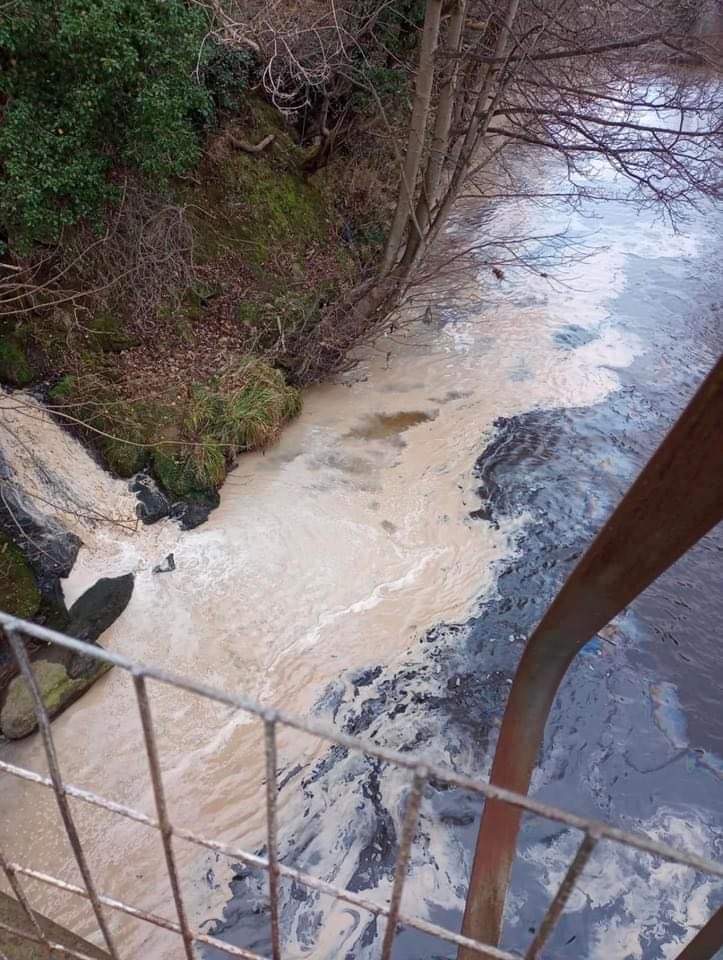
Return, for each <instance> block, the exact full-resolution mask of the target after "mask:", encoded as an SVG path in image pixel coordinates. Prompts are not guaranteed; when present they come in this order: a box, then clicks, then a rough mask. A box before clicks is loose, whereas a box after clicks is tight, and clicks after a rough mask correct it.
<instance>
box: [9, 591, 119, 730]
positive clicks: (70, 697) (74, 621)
mask: <svg viewBox="0 0 723 960" xmlns="http://www.w3.org/2000/svg"><path fill="white" fill-rule="evenodd" d="M133 581H134V577H133V574H132V573H128V574H125V575H124V576H122V577H102V578H101V579H100V580H98V581H97V583H95V584H94V585H93V586H92V587H91V588H90V589H89V590H86V591H85V593H84V594H83V595H82V596H81V597H79V598H78V599H77V600H76V601H75V603H74V604H73V606H72V607H71V608H70V611H69V614H70V624H69V626H68V627H67V633H69V634H70V636H73V637H76V638H77V639H79V640H85V641H86V642H89V643H93V642H94V641H96V640H97V639H98V637H99V636H100V635H101V634H102V633H103V632H104V631H105V630H107V629H108V627H110V625H111V624H112V623H113V622H114V621H115V620H117V618H118V617H119V616H120V615H121V613H123V611H124V610H125V608H126V607H127V606H128V601H129V600H130V598H131V594H132V593H133ZM32 665H33V671H34V673H35V677H36V679H37V682H38V686H39V688H40V693H41V695H42V698H43V703H44V704H45V708H46V710H47V711H48V715H49V716H50V717H55V716H57V715H58V714H59V713H61V712H62V711H63V710H64V709H65V708H66V707H68V706H70V704H71V703H73V702H74V701H75V700H77V699H78V697H79V696H81V694H83V693H85V691H86V690H87V689H88V687H90V686H91V684H93V683H94V682H95V681H96V680H97V679H98V677H100V676H102V675H103V674H104V673H106V672H107V671H108V670H109V669H110V666H111V665H110V664H108V663H103V662H102V661H100V660H96V659H95V658H94V657H92V656H90V655H89V654H78V653H75V652H74V651H72V650H66V649H65V648H63V647H58V646H43V647H42V648H41V649H40V650H36V651H35V655H34V656H33V657H32ZM0 702H2V708H1V709H0V733H2V734H3V735H4V736H6V737H7V738H8V739H10V740H18V739H20V738H21V737H27V736H28V734H30V733H32V732H33V731H34V730H35V729H36V728H37V725H38V724H37V720H36V718H35V709H34V707H33V699H32V695H31V692H30V690H29V688H28V686H27V684H26V683H25V680H24V679H23V678H22V677H21V676H15V677H13V679H12V680H11V681H10V683H9V684H8V687H7V690H6V692H5V696H4V699H3V700H2V701H0Z"/></svg>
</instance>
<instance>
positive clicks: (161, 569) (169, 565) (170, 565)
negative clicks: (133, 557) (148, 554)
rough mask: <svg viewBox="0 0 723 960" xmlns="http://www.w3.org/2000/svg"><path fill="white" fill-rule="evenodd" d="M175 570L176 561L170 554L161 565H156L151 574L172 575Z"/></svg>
mask: <svg viewBox="0 0 723 960" xmlns="http://www.w3.org/2000/svg"><path fill="white" fill-rule="evenodd" d="M175 569H176V561H175V558H174V556H173V554H172V553H169V554H168V556H167V557H166V559H165V560H164V561H163V563H159V564H156V566H155V567H154V568H153V573H172V572H173V571H174V570H175Z"/></svg>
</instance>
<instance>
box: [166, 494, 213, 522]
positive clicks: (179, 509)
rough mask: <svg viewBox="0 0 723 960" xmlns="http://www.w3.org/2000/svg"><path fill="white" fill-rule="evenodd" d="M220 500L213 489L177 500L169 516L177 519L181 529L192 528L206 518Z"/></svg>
mask: <svg viewBox="0 0 723 960" xmlns="http://www.w3.org/2000/svg"><path fill="white" fill-rule="evenodd" d="M220 502H221V498H220V497H219V495H218V493H217V492H216V491H215V490H212V491H209V492H208V493H206V494H204V495H203V496H194V497H193V498H192V499H191V498H189V499H188V500H179V501H178V503H174V504H173V507H172V508H171V517H172V518H173V519H174V520H176V521H178V523H179V524H180V525H181V529H182V530H193V529H194V528H195V527H200V526H201V524H202V523H205V522H206V520H208V516H209V514H210V513H211V511H212V510H215V509H216V507H217V506H218V505H219V503H220Z"/></svg>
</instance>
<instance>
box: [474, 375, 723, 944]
mask: <svg viewBox="0 0 723 960" xmlns="http://www.w3.org/2000/svg"><path fill="white" fill-rule="evenodd" d="M721 519H723V357H721V358H720V359H719V360H718V362H717V364H716V365H715V366H714V368H713V370H711V372H710V373H709V375H708V376H707V377H706V379H705V380H704V381H703V383H702V384H701V386H700V387H699V389H698V391H697V392H696V394H695V396H694V397H693V399H692V400H691V401H690V403H689V405H688V406H687V407H686V409H685V410H684V411H683V413H682V414H681V415H680V417H679V419H678V420H677V422H676V423H675V425H674V426H673V428H672V429H671V431H670V433H669V434H668V435H667V437H666V438H665V439H664V440H663V442H662V443H661V445H660V447H659V448H658V449H657V451H656V452H655V453H654V455H653V456H652V458H651V459H650V461H649V462H648V463H647V465H646V466H645V468H644V469H643V471H642V473H641V474H640V476H639V477H638V478H637V480H636V481H635V482H634V484H633V485H632V487H631V488H630V489H629V490H628V492H627V493H626V495H625V496H624V497H623V499H622V501H621V502H620V504H619V505H618V507H617V508H616V510H615V511H614V513H613V514H612V516H611V517H610V518H609V520H608V521H607V523H606V524H605V525H604V527H603V528H602V530H601V531H600V533H599V534H598V535H597V537H596V538H595V540H594V541H593V543H592V545H591V546H590V547H589V549H588V550H587V552H586V553H585V555H584V556H583V558H582V559H581V560H580V562H579V563H578V565H577V566H576V567H575V569H574V570H573V571H572V573H571V574H570V576H569V577H568V579H567V581H566V583H565V584H564V586H563V587H562V589H561V590H560V592H559V593H558V594H557V596H556V597H555V599H554V600H553V602H552V604H551V605H550V607H549V608H548V610H547V612H546V613H545V615H544V616H543V618H542V620H541V621H540V623H539V625H538V626H537V628H536V629H535V631H534V633H533V634H532V636H531V637H530V639H529V641H528V643H527V646H526V648H525V651H524V653H523V655H522V659H521V661H520V664H519V667H518V668H517V673H516V675H515V679H514V683H513V684H512V687H511V689H510V697H509V700H508V702H507V707H506V710H505V715H504V718H503V721H502V727H501V729H500V737H499V741H498V744H497V750H496V752H495V757H494V762H493V765H492V772H491V776H490V779H491V782H492V783H493V784H495V785H496V786H498V787H505V788H507V789H508V790H515V791H517V792H518V793H527V790H528V787H529V784H530V777H531V775H532V771H533V769H534V766H535V762H536V760H537V756H538V754H539V750H540V746H541V744H542V739H543V735H544V732H545V723H546V721H547V717H548V714H549V712H550V708H551V706H552V703H553V700H554V698H555V694H556V693H557V689H558V687H559V685H560V682H561V681H562V679H563V677H564V676H565V673H566V671H567V669H568V667H569V666H570V664H571V663H572V661H573V659H574V658H575V656H576V654H577V653H579V651H580V650H581V649H582V647H583V646H584V645H585V644H586V643H587V642H588V640H590V639H591V637H593V636H594V635H595V634H596V633H597V632H598V630H600V629H602V627H604V626H605V624H606V623H608V622H609V621H610V620H611V619H612V618H613V617H614V616H616V614H618V613H619V612H620V611H621V610H623V609H624V607H626V606H627V604H629V603H630V602H631V601H632V600H634V599H635V597H637V596H638V594H640V593H641V592H642V591H643V590H645V589H646V587H648V586H649V585H650V584H651V583H652V582H653V581H654V580H655V579H656V578H657V577H659V576H660V574H661V573H663V571H665V570H666V569H667V568H668V567H669V566H670V565H671V564H673V563H674V562H675V561H676V560H677V559H678V558H679V557H681V556H682V555H683V554H684V553H685V552H686V551H687V550H689V549H690V547H692V546H693V544H695V543H696V542H697V541H698V540H699V539H700V538H701V537H702V536H704V535H705V534H706V533H707V532H708V531H709V530H711V529H712V528H713V527H714V526H715V525H716V524H717V523H718V522H719V521H720V520H721ZM520 818H521V811H520V810H519V809H518V808H516V807H511V806H509V805H508V804H505V803H502V802H500V801H496V800H487V801H486V802H485V806H484V811H483V814H482V821H481V823H480V829H479V834H478V836H477V846H476V850H475V856H474V863H473V866H472V874H471V877H470V883H469V890H468V894H467V904H466V907H465V915H464V922H463V926H462V932H463V934H464V935H465V936H467V937H471V938H473V939H475V940H480V941H482V942H484V943H489V944H492V945H497V944H498V943H499V938H500V933H501V926H502V915H503V912H504V906H505V896H506V893H507V886H508V884H509V877H510V870H511V868H512V862H513V860H514V857H515V850H516V847H517V834H518V831H519V825H520ZM476 956H477V954H476V953H475V952H474V951H472V950H470V949H468V948H466V947H461V948H460V950H459V953H458V960H475V958H476Z"/></svg>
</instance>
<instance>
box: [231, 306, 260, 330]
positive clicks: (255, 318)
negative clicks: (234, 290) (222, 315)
mask: <svg viewBox="0 0 723 960" xmlns="http://www.w3.org/2000/svg"><path fill="white" fill-rule="evenodd" d="M236 311H237V315H238V321H239V323H242V324H243V325H244V326H246V327H253V326H255V325H256V324H257V323H259V322H260V321H261V320H262V319H263V307H262V305H261V304H260V303H254V302H253V301H252V300H242V301H241V303H239V305H238V307H237V308H236Z"/></svg>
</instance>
